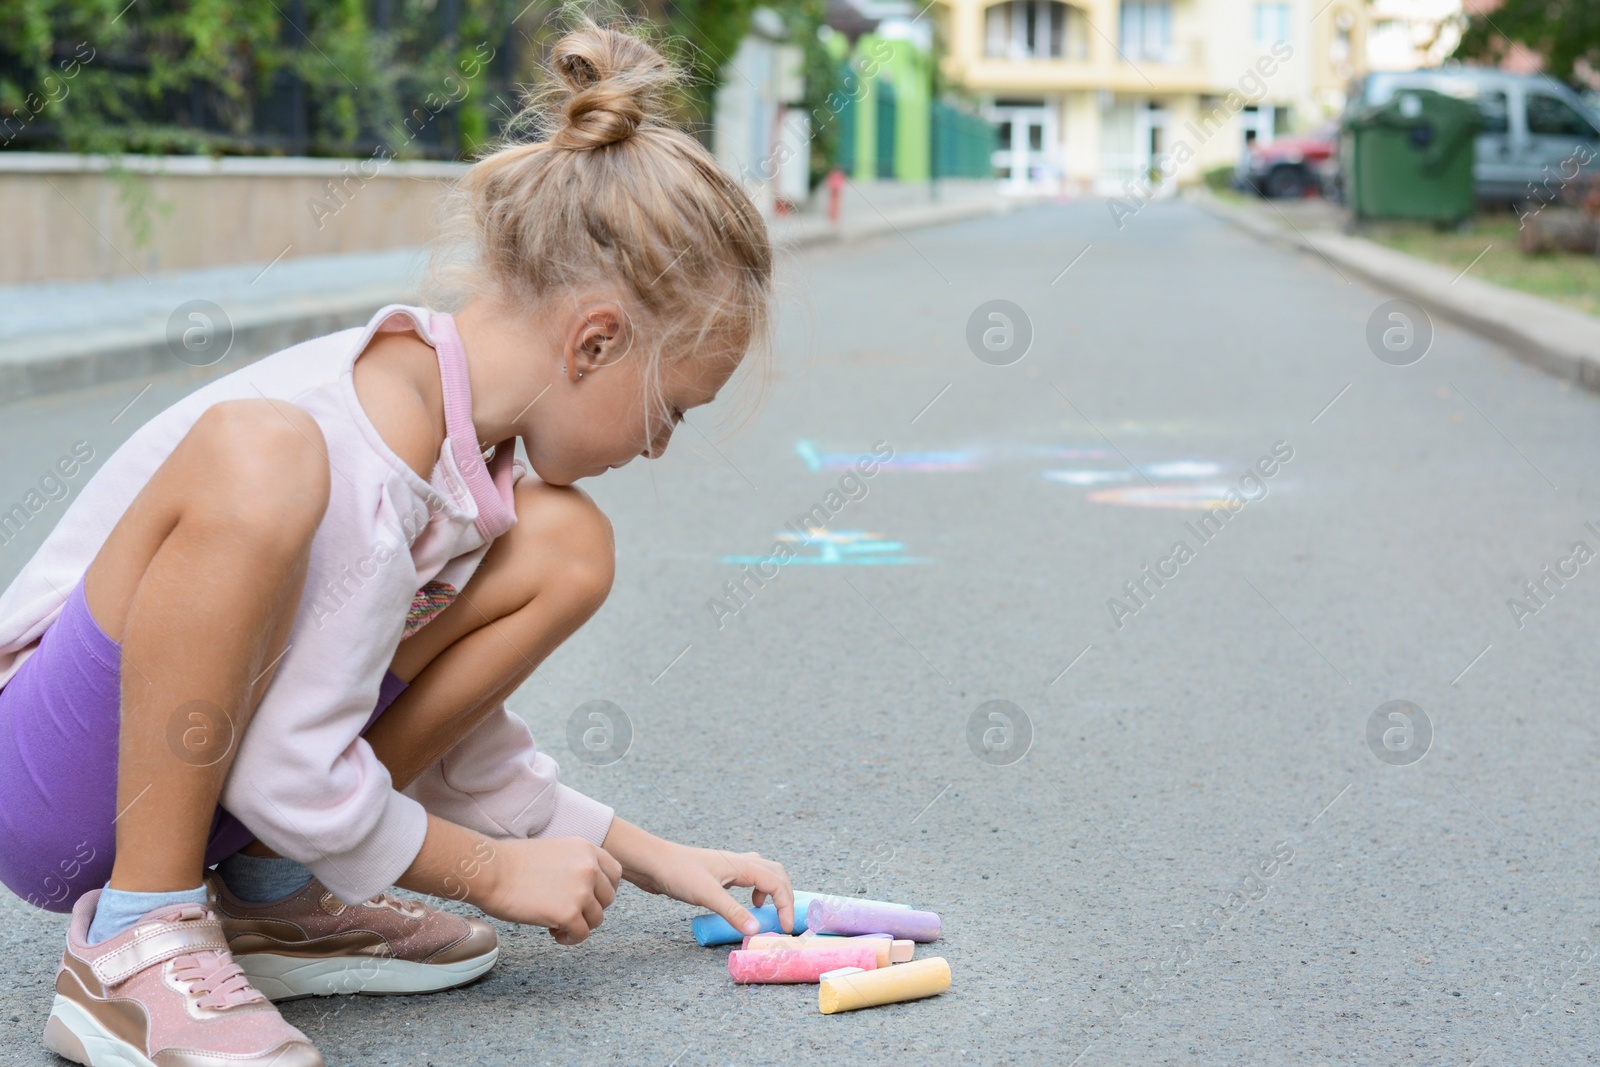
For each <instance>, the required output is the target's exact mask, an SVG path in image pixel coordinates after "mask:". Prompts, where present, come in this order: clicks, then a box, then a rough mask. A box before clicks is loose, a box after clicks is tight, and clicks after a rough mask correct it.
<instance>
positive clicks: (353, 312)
mask: <svg viewBox="0 0 1600 1067" xmlns="http://www.w3.org/2000/svg"><path fill="white" fill-rule="evenodd" d="M415 296H416V294H415V293H413V292H411V291H409V290H408V289H405V288H394V287H390V286H375V287H368V288H365V289H356V290H351V291H349V292H346V293H340V294H337V295H334V296H327V297H289V298H284V299H282V300H278V301H275V302H274V303H273V304H272V306H271V307H270V308H267V307H265V306H260V307H255V308H251V309H248V310H246V311H243V312H241V313H239V314H238V315H236V316H233V318H232V327H233V340H232V343H231V344H230V345H229V347H228V351H227V354H226V355H225V356H224V357H223V359H221V360H218V362H217V364H216V365H215V367H214V370H213V373H212V375H210V376H212V377H214V376H217V375H221V374H225V373H229V372H231V371H233V370H236V369H237V368H238V367H239V366H241V365H243V364H244V363H250V362H254V361H255V360H257V359H260V358H261V357H262V356H265V355H269V354H271V353H273V352H277V351H279V350H281V349H284V348H288V347H289V346H290V345H295V344H299V343H300V342H301V341H306V340H309V339H311V338H313V337H320V336H321V335H323V334H327V333H333V332H335V331H337V330H344V329H348V328H350V327H352V326H360V325H362V324H364V323H365V322H366V321H367V320H368V319H369V318H371V317H372V313H373V312H374V311H376V310H377V309H378V308H380V307H382V306H384V305H385V304H392V303H402V302H406V301H409V300H412V299H415ZM23 343H26V344H28V345H29V346H30V348H31V349H32V350H33V352H35V353H37V354H36V355H32V356H30V358H28V359H27V360H22V361H17V362H12V363H0V396H3V397H5V398H6V401H7V402H11V401H16V400H26V399H29V398H32V397H40V396H48V395H50V394H52V393H62V392H67V391H69V390H73V389H82V388H87V387H89V386H93V385H101V384H104V383H107V382H121V381H127V380H129V379H132V378H143V377H148V376H150V375H155V374H162V373H169V372H171V371H172V370H173V369H174V366H173V365H174V362H175V357H174V355H173V352H172V349H171V348H170V347H169V345H168V342H167V333H166V326H165V324H162V325H161V326H159V327H152V326H129V327H123V328H120V329H112V330H100V331H96V332H94V333H89V334H79V335H76V336H71V337H50V338H42V339H40V340H39V341H30V340H25V341H24V342H23ZM229 357H232V358H229Z"/></svg>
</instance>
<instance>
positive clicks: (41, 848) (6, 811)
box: [0, 581, 406, 912]
mask: <svg viewBox="0 0 1600 1067" xmlns="http://www.w3.org/2000/svg"><path fill="white" fill-rule="evenodd" d="M121 673H122V648H121V646H119V645H118V644H117V643H116V642H115V641H113V640H111V638H109V637H107V636H106V633H105V631H103V630H101V629H100V626H99V624H98V623H96V622H95V621H94V616H93V615H91V614H90V613H89V605H88V602H87V601H86V600H84V596H83V583H82V582H81V581H80V582H79V583H78V584H77V586H76V587H75V588H74V589H73V590H72V595H71V596H69V597H68V598H67V604H66V607H65V608H63V609H62V612H61V616H60V618H58V619H57V620H56V621H55V622H54V623H52V624H51V625H50V627H49V629H47V630H46V631H45V632H44V636H43V637H42V638H41V639H40V641H39V647H38V649H37V650H35V651H34V653H33V655H32V656H30V657H28V660H27V662H25V663H23V665H22V667H21V669H20V670H18V671H17V673H16V674H15V675H13V676H12V678H11V680H10V681H9V682H7V683H6V685H5V687H4V688H3V689H0V882H3V883H5V886H6V888H8V889H10V890H11V891H12V892H13V893H15V894H16V895H17V896H19V897H22V898H23V899H24V900H26V901H28V903H30V904H34V905H37V906H38V907H41V908H47V909H49V910H50V911H62V912H65V911H71V910H72V905H73V904H74V903H76V902H77V899H78V898H79V897H81V896H82V895H83V894H84V893H87V892H88V891H89V890H91V889H99V888H100V887H101V886H103V885H105V884H106V879H108V878H109V877H110V876H111V861H112V860H113V858H114V857H115V855H116V827H115V825H114V823H115V820H116V817H117V733H118V730H119V728H120V725H121V721H122V713H121V702H122V698H121V692H122V678H121ZM405 688H406V683H405V682H402V681H401V680H400V679H399V678H397V677H395V675H393V674H385V675H384V678H383V686H382V688H381V690H380V692H379V696H378V706H377V707H376V708H374V709H373V711H372V715H371V716H370V717H369V718H368V719H367V727H370V726H371V725H372V724H373V722H375V721H376V720H377V718H378V716H379V715H381V714H383V711H384V709H386V708H387V707H388V706H389V705H390V704H391V703H393V702H394V699H395V698H396V697H398V696H399V695H400V693H401V692H402V691H403V690H404V689H405ZM367 727H363V728H362V732H363V733H365V732H366V729H367ZM253 840H255V834H253V833H251V832H250V830H248V829H247V828H246V827H245V825H244V824H243V823H241V822H240V821H239V820H238V819H236V818H234V817H233V816H232V815H230V814H228V812H227V811H225V810H223V809H222V808H218V809H217V812H216V815H215V816H213V818H212V820H211V837H210V839H209V841H208V843H207V845H206V864H207V865H208V866H209V865H210V864H213V863H216V862H218V861H219V860H222V859H225V858H227V857H228V856H231V855H233V854H234V853H235V852H237V851H239V850H240V849H241V848H243V847H244V846H245V845H248V844H249V843H250V842H251V841H253Z"/></svg>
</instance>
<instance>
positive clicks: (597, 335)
mask: <svg viewBox="0 0 1600 1067" xmlns="http://www.w3.org/2000/svg"><path fill="white" fill-rule="evenodd" d="M632 345H633V334H632V331H631V330H630V329H629V325H628V316H627V313H626V312H624V311H623V310H622V306H621V305H620V304H618V303H616V302H615V301H611V300H603V301H596V302H594V303H590V304H585V305H584V306H582V307H580V308H579V309H578V310H577V312H576V313H575V314H574V315H573V317H572V320H571V326H570V328H569V329H568V330H567V336H566V344H565V346H564V347H563V350H562V353H561V355H562V360H563V362H564V363H565V364H566V373H567V376H568V378H569V379H570V380H572V381H576V380H577V379H578V377H579V376H580V375H582V374H584V373H586V372H589V371H594V370H599V369H600V368H602V367H606V366H610V365H611V364H614V363H619V362H621V361H622V359H623V358H624V357H625V356H627V354H628V350H629V349H630V348H631V347H632Z"/></svg>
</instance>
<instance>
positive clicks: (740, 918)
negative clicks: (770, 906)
mask: <svg viewBox="0 0 1600 1067" xmlns="http://www.w3.org/2000/svg"><path fill="white" fill-rule="evenodd" d="M705 903H706V907H708V908H710V909H711V910H712V911H714V912H716V913H717V914H718V915H720V916H722V917H723V918H724V919H726V920H728V923H729V925H731V926H732V927H733V928H734V929H735V930H738V931H739V932H740V933H742V934H756V933H760V932H761V924H760V923H758V922H756V917H755V916H754V915H751V914H750V913H749V912H748V911H746V910H745V909H744V908H743V907H742V906H741V905H740V904H739V902H738V901H737V900H734V899H733V896H732V894H730V893H729V892H728V891H727V890H726V889H722V888H720V887H718V888H717V889H716V890H715V891H714V893H713V895H712V897H711V899H710V900H708V901H706V902H705Z"/></svg>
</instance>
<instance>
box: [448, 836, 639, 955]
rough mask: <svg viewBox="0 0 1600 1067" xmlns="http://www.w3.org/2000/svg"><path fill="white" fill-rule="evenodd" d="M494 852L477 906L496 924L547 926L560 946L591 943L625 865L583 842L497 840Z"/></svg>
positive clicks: (569, 839) (563, 839) (568, 839)
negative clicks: (591, 936) (496, 922)
mask: <svg viewBox="0 0 1600 1067" xmlns="http://www.w3.org/2000/svg"><path fill="white" fill-rule="evenodd" d="M494 850H495V853H496V855H495V857H494V859H493V860H491V861H489V863H487V864H485V865H484V866H485V868H486V869H487V870H490V871H492V877H491V880H490V884H489V887H488V891H487V892H486V893H485V897H486V899H485V901H484V902H483V903H481V904H479V905H478V906H479V907H481V908H483V910H484V911H486V912H488V913H489V914H490V915H493V916H494V917H495V918H497V919H505V920H507V921H508V922H518V923H526V924H528V925H530V926H544V927H548V928H549V930H550V936H552V937H554V938H555V939H556V943H557V944H561V945H576V944H578V943H579V942H581V941H583V940H584V939H585V938H587V937H588V936H589V934H590V933H592V932H593V931H594V930H596V929H597V928H598V927H599V926H600V924H601V922H603V921H604V918H605V909H606V908H608V907H610V906H611V902H612V901H613V900H615V899H616V898H617V882H618V881H619V880H620V879H621V877H622V866H621V865H620V864H619V863H617V861H616V860H615V859H613V858H612V857H611V856H609V855H607V854H606V851H605V850H604V849H600V848H596V847H595V846H593V845H591V844H590V843H589V842H587V841H585V840H584V839H583V838H581V837H555V838H546V839H537V838H535V839H530V840H525V841H524V840H511V841H495V842H494Z"/></svg>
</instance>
